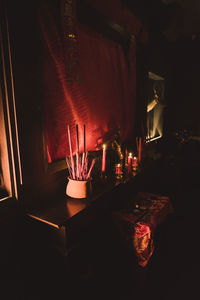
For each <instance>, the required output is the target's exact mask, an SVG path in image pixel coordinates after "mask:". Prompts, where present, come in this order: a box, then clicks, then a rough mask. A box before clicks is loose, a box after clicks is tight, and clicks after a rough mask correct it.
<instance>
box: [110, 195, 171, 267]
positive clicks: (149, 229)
mask: <svg viewBox="0 0 200 300" xmlns="http://www.w3.org/2000/svg"><path fill="white" fill-rule="evenodd" d="M131 206H132V208H131V207H130V208H129V209H124V210H120V211H117V212H114V213H113V220H114V223H115V224H116V226H117V228H118V230H119V233H120V235H121V237H122V239H123V241H124V243H125V244H126V246H127V247H128V248H129V249H131V250H133V251H134V252H135V255H136V258H137V262H138V264H139V265H140V266H142V267H145V266H146V265H147V264H148V262H149V260H150V258H151V256H152V254H153V251H154V243H153V233H154V231H155V229H156V227H157V226H158V224H160V223H161V222H163V221H164V220H165V218H166V216H167V215H168V214H169V213H173V207H172V204H171V201H170V199H169V198H168V197H166V196H161V195H155V194H149V193H138V194H137V195H136V197H134V198H133V199H131Z"/></svg>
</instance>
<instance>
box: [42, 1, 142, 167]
mask: <svg viewBox="0 0 200 300" xmlns="http://www.w3.org/2000/svg"><path fill="white" fill-rule="evenodd" d="M68 2H70V1H68ZM114 2H115V3H114ZM91 3H92V4H93V5H96V7H97V8H98V9H99V10H101V11H102V12H103V13H104V14H105V15H107V16H108V17H110V19H111V20H113V21H115V22H118V24H120V25H121V26H123V27H124V28H125V29H126V30H128V31H129V32H130V33H131V34H133V35H135V36H137V34H138V32H139V31H140V29H141V26H142V25H141V23H140V21H139V20H138V19H137V18H136V17H135V16H133V15H132V14H131V13H130V12H129V11H128V10H127V9H126V8H125V7H123V9H122V7H121V8H120V5H121V2H120V1H119V0H118V1H116V0H115V1H110V2H109V1H102V0H101V1H92V2H91ZM112 3H114V6H112ZM43 4H44V2H43ZM63 4H64V5H65V4H66V2H65V1H64V2H63ZM117 5H118V6H117ZM111 6H112V7H114V8H115V9H114V10H112V9H111ZM65 8H66V6H62V9H61V14H60V16H59V14H58V15H57V14H56V13H55V10H54V9H53V7H51V6H50V5H47V3H46V5H45V6H43V7H42V8H41V11H40V21H41V22H40V24H41V32H42V35H43V40H44V52H43V53H44V60H43V63H44V65H43V72H44V77H43V78H44V82H43V87H44V103H45V105H44V108H45V131H46V141H47V150H48V159H49V162H51V161H54V160H57V159H61V158H64V157H65V156H67V155H69V145H68V135H67V125H69V126H70V130H71V137H72V145H73V151H75V150H76V149H75V145H76V142H75V126H76V124H78V125H79V129H80V134H79V136H80V151H82V150H83V125H84V124H85V126H86V147H87V150H95V149H98V145H99V143H101V142H102V141H106V139H108V138H109V137H110V136H111V135H112V134H113V133H114V132H115V131H116V130H117V129H119V130H120V136H121V140H122V141H125V140H128V139H131V138H133V137H134V128H135V127H134V125H135V122H134V120H135V114H136V110H135V108H136V57H135V43H134V41H133V42H132V44H131V46H130V48H129V53H128V55H126V54H125V52H124V51H123V48H122V47H121V46H120V44H118V43H115V42H113V41H111V40H109V39H108V38H106V37H104V36H103V35H101V34H99V33H97V32H95V31H94V30H92V29H91V28H88V27H86V26H83V25H81V24H79V23H78V22H77V19H76V17H75V14H73V19H72V18H70V19H69V16H66V15H65V14H64V13H62V10H64V9H65ZM109 8H110V9H109ZM73 9H74V7H73ZM73 12H74V11H73ZM111 12H112V14H111ZM67 18H68V19H67ZM67 20H68V23H67ZM72 22H73V23H72ZM69 24H70V26H72V27H71V30H73V34H75V37H73V36H69V34H70V31H69V28H67V26H68V25H69ZM143 38H144V39H145V38H146V35H145V33H144V34H143ZM70 49H71V50H72V51H71V52H70ZM70 60H71V66H69V61H70ZM71 67H72V68H73V67H74V70H73V72H74V73H75V74H74V73H73V74H72V73H71V76H75V75H76V76H75V77H76V79H74V80H71V81H70V80H69V76H70V75H69V71H70V70H69V68H71ZM75 77H74V78H75Z"/></svg>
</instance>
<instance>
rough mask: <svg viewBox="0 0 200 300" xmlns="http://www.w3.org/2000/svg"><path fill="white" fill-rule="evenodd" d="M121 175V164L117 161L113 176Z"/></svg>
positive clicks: (120, 176) (118, 176)
mask: <svg viewBox="0 0 200 300" xmlns="http://www.w3.org/2000/svg"><path fill="white" fill-rule="evenodd" d="M122 176H123V165H122V163H118V164H116V165H115V177H116V178H122Z"/></svg>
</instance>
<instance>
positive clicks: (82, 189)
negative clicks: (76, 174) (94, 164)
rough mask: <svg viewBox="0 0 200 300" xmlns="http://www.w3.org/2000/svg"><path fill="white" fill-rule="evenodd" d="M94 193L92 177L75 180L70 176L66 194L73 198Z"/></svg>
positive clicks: (84, 196)
mask: <svg viewBox="0 0 200 300" xmlns="http://www.w3.org/2000/svg"><path fill="white" fill-rule="evenodd" d="M91 193H92V178H89V179H88V180H75V179H71V178H68V183H67V187H66V194H67V195H68V196H70V197H72V198H87V197H88V196H89V195H91Z"/></svg>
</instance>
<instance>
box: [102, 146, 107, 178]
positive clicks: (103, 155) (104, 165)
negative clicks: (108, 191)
mask: <svg viewBox="0 0 200 300" xmlns="http://www.w3.org/2000/svg"><path fill="white" fill-rule="evenodd" d="M101 171H102V172H103V173H104V172H105V171H106V145H105V144H104V145H103V153H102V168H101Z"/></svg>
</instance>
